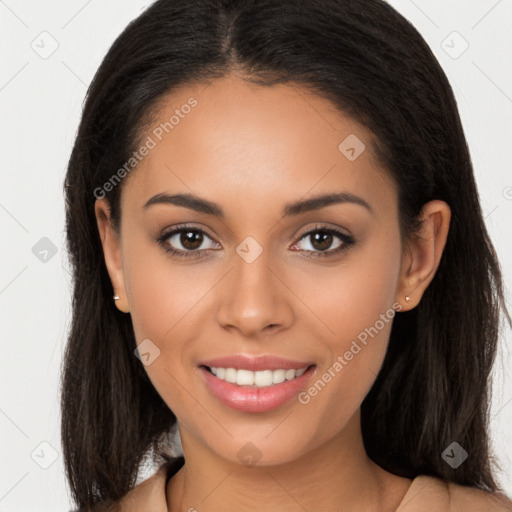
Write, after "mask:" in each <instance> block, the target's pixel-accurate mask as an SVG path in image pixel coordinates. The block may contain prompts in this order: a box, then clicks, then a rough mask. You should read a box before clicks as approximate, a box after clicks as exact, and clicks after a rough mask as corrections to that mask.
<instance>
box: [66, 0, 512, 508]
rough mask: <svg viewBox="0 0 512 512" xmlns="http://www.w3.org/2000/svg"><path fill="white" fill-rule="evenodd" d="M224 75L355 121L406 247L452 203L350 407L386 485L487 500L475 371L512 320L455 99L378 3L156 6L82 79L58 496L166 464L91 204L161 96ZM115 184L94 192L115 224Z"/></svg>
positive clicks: (148, 387) (108, 485) (163, 427)
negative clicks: (291, 90) (298, 96)
mask: <svg viewBox="0 0 512 512" xmlns="http://www.w3.org/2000/svg"><path fill="white" fill-rule="evenodd" d="M233 71H236V72H237V73H238V74H240V76H243V77H244V79H246V80H248V81H250V82H253V83H257V84H260V85H264V86H272V85H274V84H280V83H282V84H289V85H299V86H303V87H305V88H308V89H309V90H310V91H312V92H314V93H316V94H318V95H320V96H322V97H324V98H326V99H328V100H330V101H331V102H332V103H333V104H334V105H335V106H336V107H337V108H338V109H339V110H340V111H342V112H344V113H346V114H348V115H350V116H351V117H352V118H353V119H354V120H356V121H358V122H360V123H362V124H363V125H364V126H366V127H367V128H368V129H369V130H370V131H371V132H372V133H373V134H374V136H375V142H374V146H375V147H374V151H375V152H376V154H377V155H378V158H379V161H380V163H381V165H382V168H383V169H385V170H386V171H387V172H388V174H389V176H390V177H391V179H392V180H393V181H394V182H395V183H396V185H397V188H398V190H399V211H400V219H399V222H400V229H401V233H402V236H403V237H404V238H403V239H404V240H405V237H407V236H413V235H414V233H415V232H416V230H417V228H418V226H419V220H418V219H419V217H418V216H419V214H420V212H421V209H422V206H423V205H424V204H425V203H426V202H428V201H430V200H432V199H441V200H443V201H446V202H447V203H448V205H449V206H450V208H451V212H452V216H451V224H450V229H449V234H448V239H447V243H446V246H445V250H444V253H443V256H442V258H441V261H440V264H439V267H438V269H437V273H436V275H435V276H434V278H433V280H432V282H431V283H430V285H429V287H428V288H427V289H426V291H425V292H424V294H423V297H422V299H421V301H420V303H419V304H418V306H417V307H416V308H414V309H412V310H410V311H408V312H401V313H397V315H396V316H395V319H394V323H393V327H392V331H391V336H390V342H389V348H388V352H387V355H386V357H385V360H384V364H383V367H382V369H381V372H380V373H379V375H378V377H377V379H376V382H375V384H374V386H373V387H372V389H371V391H370V393H369V394H368V395H367V396H366V398H365V399H364V401H363V403H362V411H361V412H362V429H363V439H364V443H365V447H366V450H367V453H368V456H369V457H370V458H371V459H372V460H373V461H375V462H376V463H377V464H379V465H380V466H382V467H383V468H385V469H386V470H387V471H389V472H391V473H394V474H397V475H400V476H405V477H409V478H414V477H415V476H417V475H419V474H428V475H433V476H437V477H440V478H443V479H446V480H449V481H452V482H455V483H459V484H464V485H469V486H474V487H479V488H481V489H484V490H497V489H498V488H497V484H496V481H495V477H494V476H493V466H492V464H491V463H494V460H493V458H492V457H491V454H490V445H489V437H488V413H489V403H490V395H489V393H490V387H489V375H490V371H491V367H492V365H493V362H494V359H495V354H496V349H497V342H498V340H499V333H500V319H501V314H500V307H502V308H503V311H504V312H505V313H506V317H507V319H508V321H509V323H510V322H511V320H510V315H509V313H508V311H507V310H506V305H505V301H504V297H503V285H502V278H501V272H500V266H499V262H498V258H497V256H496V253H495V251H494V248H493V246H492V243H491V240H490V238H489V235H488V233H487V230H486V227H485V224H484V220H483V216H482V211H481V207H480V204H479V197H478V192H477V188H476V184H475V179H474V176H473V168H472V163H471V159H470V154H469V150H468V147H467V143H466V139H465V136H464V132H463V127H462V125H461V121H460V118H459V114H458V110H457V105H456V101H455V98H454V95H453V91H452V89H451V87H450V84H449V82H448V80H447V77H446V75H445V73H444V72H443V70H442V68H441V67H440V65H439V63H438V62H437V60H436V58H435V57H434V55H433V53H432V51H431V50H430V48H429V46H428V45H427V43H426V42H425V41H424V39H423V38H422V37H421V35H420V34H419V33H418V32H417V30H416V29H415V28H414V27H413V26H412V25H411V24H410V23H409V22H408V21H407V20H406V19H404V18H403V17H402V16H401V15H400V14H399V13H397V12H396V11H395V10H394V9H393V8H392V7H391V6H389V5H388V4H387V3H385V2H384V1H381V0H316V1H314V0H186V1H178V0H158V1H156V2H155V3H154V4H152V5H151V6H150V7H149V8H148V9H147V10H146V11H145V12H143V13H142V14H141V15H140V16H139V17H138V18H137V19H135V20H134V21H132V22H131V23H130V24H129V25H128V27H127V28H126V29H125V30H124V32H123V33H122V34H121V35H120V36H119V37H118V38H117V39H116V41H115V42H114V44H113V45H112V47H111V48H110V50H109V52H108V54H107V55H106V57H105V59H104V61H103V62H102V64H101V66H100V68H99V69H98V71H97V73H96V75H95V77H94V79H93V81H92V83H91V85H90V87H89V89H88V91H87V98H86V101H85V104H84V108H83V114H82V119H81V123H80V126H79V129H78V133H77V136H76V141H75V144H74V147H73V150H72V154H71V157H70V161H69V167H68V171H67V175H66V179H65V185H64V190H65V197H66V228H67V242H68V251H69V254H70V263H71V265H72V269H73V273H74V283H73V284H74V290H73V317H72V322H71V326H70V332H69V339H68V342H67V346H66V352H65V356H64V363H63V378H62V389H61V391H62V398H61V408H62V445H63V452H64V460H65V467H66V472H67V478H68V480H69V483H70V486H71V491H72V495H73V499H74V500H75V501H76V502H77V503H78V504H79V505H80V506H86V507H89V506H92V505H93V504H95V503H97V502H99V501H100V500H104V501H105V502H109V501H113V500H117V499H119V498H120V497H122V496H123V495H124V494H126V493H127V492H128V490H129V489H130V488H131V487H133V485H134V484H135V481H136V477H137V475H138V471H139V465H140V464H141V462H142V461H143V460H144V457H145V456H146V455H147V453H148V452H149V451H151V450H152V451H153V455H154V457H155V458H154V459H153V461H154V462H156V461H157V460H158V458H160V459H162V458H163V459H165V460H167V461H168V460H172V457H171V456H170V455H169V453H168V452H167V449H168V441H169V439H168V433H169V431H170V429H171V427H172V426H173V425H175V423H176V417H175V415H174V414H173V412H172V411H171V410H170V409H169V408H168V406H167V405H166V404H165V403H164V401H163V400H162V398H161V397H160V396H159V394H158V393H157V392H156V390H155V389H154V387H153V385H152V384H151V382H150V380H149V378H148V377H147V375H146V372H145V370H144V368H143V365H142V364H141V362H140V361H139V359H138V358H136V357H135V356H134V349H135V347H136V341H135V337H134V332H133V328H132V323H131V319H130V316H129V315H126V314H123V313H121V312H119V311H118V310H117V308H116V307H115V305H114V303H113V300H112V295H113V290H112V285H111V281H110V279H109V275H108V273H107V270H106V266H105V262H104V257H103V252H102V246H101V242H100V238H99V233H98V229H97V222H96V218H95V213H94V202H95V193H94V191H95V190H96V189H97V188H98V187H102V186H103V185H104V184H105V183H106V182H107V181H108V180H109V179H110V178H111V177H112V175H113V174H114V173H115V171H116V170H117V169H119V168H120V167H121V166H123V164H124V163H125V162H126V161H127V160H128V159H129V158H130V156H131V154H132V153H133V151H134V150H135V149H136V148H137V144H138V138H139V137H140V134H141V132H142V128H143V127H144V126H147V125H148V122H149V120H150V119H151V116H152V115H154V114H155V112H156V111H157V110H158V106H159V104H160V103H159V102H160V101H161V100H162V99H164V98H165V96H166V95H168V94H170V93H172V91H173V90H174V89H176V88H177V87H178V86H183V85H187V84H191V83H193V82H195V83H205V84H206V83H208V82H209V81H211V80H214V79H216V78H220V77H223V76H225V75H227V74H228V73H230V72H233ZM125 179H129V178H125ZM123 182H124V181H123ZM123 182H121V183H120V184H119V186H114V187H113V188H112V190H111V191H110V192H109V193H108V194H107V196H106V197H107V198H108V201H109V203H110V206H111V215H112V218H113V221H114V223H115V226H116V228H117V229H119V218H120V214H121V212H120V206H119V204H120V201H119V200H120V194H121V190H122V188H123ZM453 441H457V442H458V443H459V444H460V445H461V446H462V447H463V448H465V449H466V451H468V452H469V453H470V457H469V458H468V459H467V460H466V461H465V462H464V464H462V465H461V466H460V467H458V468H457V469H456V470H454V469H452V468H451V467H450V466H449V465H448V464H447V463H446V462H445V461H444V460H443V459H442V458H441V454H442V452H443V450H444V449H445V448H446V447H447V446H448V445H449V444H450V443H452V442H453Z"/></svg>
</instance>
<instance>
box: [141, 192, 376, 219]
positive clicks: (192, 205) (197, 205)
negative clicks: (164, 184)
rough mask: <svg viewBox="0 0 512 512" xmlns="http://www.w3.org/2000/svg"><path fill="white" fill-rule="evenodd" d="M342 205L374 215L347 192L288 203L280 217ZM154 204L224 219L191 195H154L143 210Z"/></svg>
mask: <svg viewBox="0 0 512 512" xmlns="http://www.w3.org/2000/svg"><path fill="white" fill-rule="evenodd" d="M343 203H352V204H358V205H360V206H363V207H364V208H366V209H367V210H368V211H369V212H370V213H371V214H372V215H374V214H375V211H374V210H373V208H372V207H371V206H370V204H368V202H366V201H365V200H364V199H363V198H362V197H359V196H356V195H354V194H351V193H349V192H339V193H332V194H322V195H318V196H315V197H312V198H309V199H305V200H302V201H296V202H293V203H288V204H286V205H285V207H284V209H283V213H282V216H283V217H290V216H294V215H299V214H301V213H305V212H309V211H313V210H319V209H321V208H325V207H327V206H331V205H333V204H343ZM155 204H173V205H175V206H182V207H185V208H189V209H190V210H195V211H197V212H200V213H206V214H208V215H214V216H216V217H220V218H221V219H225V218H226V215H225V213H224V211H223V209H222V207H221V206H219V205H218V204H217V203H214V202H212V201H209V200H207V199H203V198H200V197H198V196H195V195H192V194H174V195H169V194H166V193H161V194H156V195H155V196H153V197H151V198H150V199H149V200H148V201H147V202H146V204H145V205H144V206H143V209H144V210H146V209H147V208H149V207H150V206H152V205H155Z"/></svg>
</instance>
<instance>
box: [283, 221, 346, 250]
mask: <svg viewBox="0 0 512 512" xmlns="http://www.w3.org/2000/svg"><path fill="white" fill-rule="evenodd" d="M336 238H337V239H338V240H339V241H340V242H338V244H337V245H336V246H335V247H334V248H333V249H330V250H328V249H329V247H331V246H332V244H333V242H335V240H336ZM301 240H306V241H309V244H305V245H306V246H307V245H309V246H310V247H311V248H312V249H309V248H308V247H306V248H305V249H301V251H304V252H306V253H311V254H310V255H309V256H308V257H309V258H318V257H321V258H322V257H326V256H333V255H336V254H340V253H341V252H343V251H346V250H347V249H348V248H349V247H351V246H353V245H354V244H355V240H354V238H353V237H352V236H350V235H347V234H345V233H342V232H341V231H338V230H337V229H334V228H328V227H325V226H315V229H313V230H310V231H308V232H307V233H305V234H303V235H302V236H301V238H300V240H299V242H297V243H295V244H294V245H293V247H299V245H300V241H301Z"/></svg>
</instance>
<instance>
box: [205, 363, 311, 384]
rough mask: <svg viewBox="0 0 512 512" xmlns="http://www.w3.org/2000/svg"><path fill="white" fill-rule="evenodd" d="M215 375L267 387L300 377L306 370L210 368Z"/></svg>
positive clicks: (233, 381)
mask: <svg viewBox="0 0 512 512" xmlns="http://www.w3.org/2000/svg"><path fill="white" fill-rule="evenodd" d="M210 370H211V372H212V373H213V375H215V376H216V377H217V378H218V379H220V380H225V381H226V382H231V383H232V384H237V385H238V386H256V387H260V388H265V387H268V386H272V385H273V384H281V382H284V381H285V380H293V379H295V378H296V377H300V376H301V375H302V374H303V373H304V372H305V371H306V370H307V367H306V368H301V369H300V370H261V371H257V372H251V371H250V370H236V369H235V368H213V367H212V368H210Z"/></svg>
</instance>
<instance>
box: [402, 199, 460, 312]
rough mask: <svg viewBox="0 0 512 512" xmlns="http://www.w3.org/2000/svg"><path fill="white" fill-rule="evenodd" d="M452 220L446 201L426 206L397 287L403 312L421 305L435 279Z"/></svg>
mask: <svg viewBox="0 0 512 512" xmlns="http://www.w3.org/2000/svg"><path fill="white" fill-rule="evenodd" d="M450 218H451V211H450V207H449V206H448V204H447V203H445V202H444V201H441V200H437V199H436V200H433V201H430V202H428V203H426V204H425V205H424V207H423V210H422V216H421V219H422V224H421V227H420V229H419V231H418V232H417V233H416V234H415V235H414V236H412V237H411V238H410V239H409V240H407V242H406V247H405V250H404V257H403V258H402V268H401V275H400V276H401V277H400V283H399V287H398V293H399V297H398V302H400V303H401V304H402V306H403V309H402V311H407V310H409V309H413V308H414V307H416V306H417V305H418V303H419V302H420V300H421V297H422V295H423V293H424V291H425V290H426V289H427V287H428V286H429V284H430V283H431V281H432V279H433V278H434V276H435V273H436V271H437V268H438V267H439V262H440V261H441V256H442V254H443V251H444V248H445V245H446V240H447V238H448V231H449V225H450ZM405 296H407V297H408V298H409V300H407V299H405V303H404V300H403V299H404V297H405ZM400 299H402V300H400Z"/></svg>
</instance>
